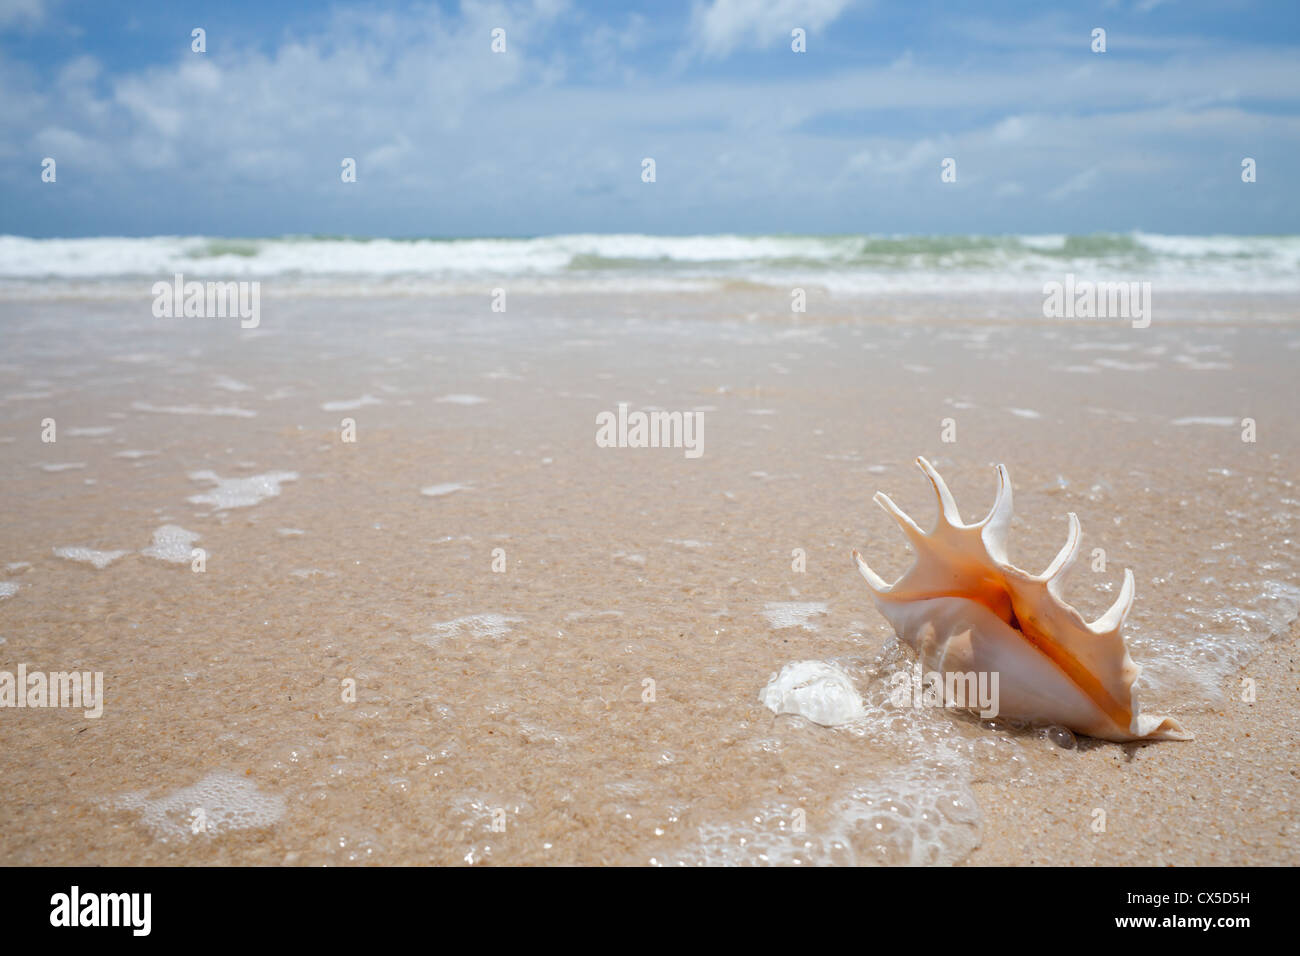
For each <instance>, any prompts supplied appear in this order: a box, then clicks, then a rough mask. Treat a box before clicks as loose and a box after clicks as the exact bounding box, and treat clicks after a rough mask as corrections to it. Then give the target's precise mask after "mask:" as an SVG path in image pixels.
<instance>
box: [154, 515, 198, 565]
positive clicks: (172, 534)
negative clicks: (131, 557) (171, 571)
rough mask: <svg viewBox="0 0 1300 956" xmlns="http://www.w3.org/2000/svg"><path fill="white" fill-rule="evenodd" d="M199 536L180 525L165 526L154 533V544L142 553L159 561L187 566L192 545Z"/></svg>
mask: <svg viewBox="0 0 1300 956" xmlns="http://www.w3.org/2000/svg"><path fill="white" fill-rule="evenodd" d="M198 540H199V535H197V534H195V533H194V532H193V531H186V530H185V529H184V528H182V527H181V526H180V525H175V524H165V525H163V526H162V527H161V528H159V529H158V530H157V531H155V532H154V533H153V544H151V545H149V547H147V548H145V549H144V550H142V551H141V552H140V553H141V554H143V555H147V556H148V557H151V558H157V559H158V560H159V561H171V562H172V563H173V564H185V563H187V562H188V561H189V560H190V550H191V547H190V546H191V545H192V544H193V543H194V542H195V541H198Z"/></svg>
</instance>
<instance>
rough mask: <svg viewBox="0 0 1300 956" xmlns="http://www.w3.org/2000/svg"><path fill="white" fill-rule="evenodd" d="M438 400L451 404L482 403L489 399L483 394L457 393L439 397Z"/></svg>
mask: <svg viewBox="0 0 1300 956" xmlns="http://www.w3.org/2000/svg"><path fill="white" fill-rule="evenodd" d="M438 401H439V402H444V403H447V404H450V405H482V404H483V403H484V402H486V401H487V399H486V398H484V397H483V396H481V395H465V394H461V393H456V394H454V395H444V396H442V398H440V399H438Z"/></svg>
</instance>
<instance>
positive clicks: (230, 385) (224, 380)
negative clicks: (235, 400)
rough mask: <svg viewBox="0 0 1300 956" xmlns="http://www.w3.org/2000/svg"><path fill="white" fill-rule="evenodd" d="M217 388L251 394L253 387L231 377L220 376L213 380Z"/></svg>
mask: <svg viewBox="0 0 1300 956" xmlns="http://www.w3.org/2000/svg"><path fill="white" fill-rule="evenodd" d="M212 384H213V385H214V386H215V387H216V388H224V389H225V390H226V391H227V392H251V391H252V390H253V386H251V385H245V384H244V383H243V382H241V381H239V380H238V379H233V378H231V377H230V376H229V375H218V376H217V377H216V378H214V379H213V380H212Z"/></svg>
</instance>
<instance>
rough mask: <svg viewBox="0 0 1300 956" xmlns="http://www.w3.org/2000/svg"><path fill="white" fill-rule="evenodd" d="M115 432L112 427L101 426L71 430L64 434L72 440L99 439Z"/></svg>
mask: <svg viewBox="0 0 1300 956" xmlns="http://www.w3.org/2000/svg"><path fill="white" fill-rule="evenodd" d="M114 431H116V429H115V428H113V426H112V425H101V426H98V427H95V428H69V429H67V430H66V431H64V433H63V434H65V435H67V436H68V437H70V438H99V437H100V436H101V435H108V434H111V433H112V432H114Z"/></svg>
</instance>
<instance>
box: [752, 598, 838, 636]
mask: <svg viewBox="0 0 1300 956" xmlns="http://www.w3.org/2000/svg"><path fill="white" fill-rule="evenodd" d="M825 613H826V604H825V602H823V601H805V602H800V601H787V602H780V601H776V602H769V603H768V604H767V606H765V607H764V608H763V616H764V617H766V618H767V623H768V624H770V625H771V626H772V627H774V628H776V629H778V630H779V629H781V628H785V627H801V628H803V629H804V630H805V631H815V630H817V627H816V625H814V624H810V623H809V622H808V619H809V618H810V617H812V616H813V615H814V614H819V615H820V614H825Z"/></svg>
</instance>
